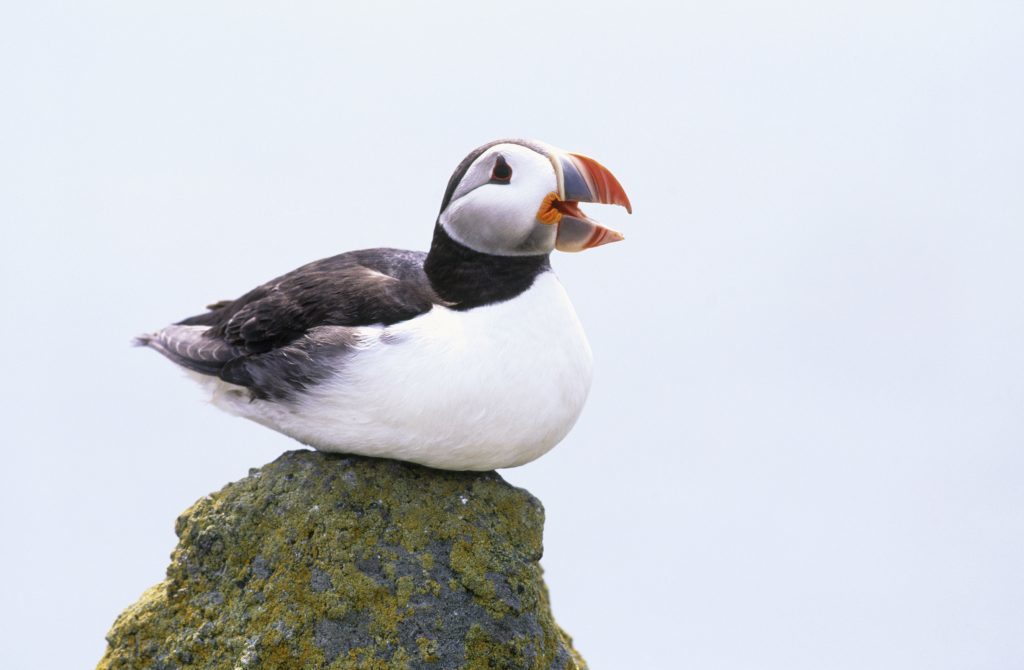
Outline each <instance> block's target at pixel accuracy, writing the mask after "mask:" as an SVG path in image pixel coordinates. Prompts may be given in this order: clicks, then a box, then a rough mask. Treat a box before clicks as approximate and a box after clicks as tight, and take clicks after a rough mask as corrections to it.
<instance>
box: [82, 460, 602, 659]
mask: <svg viewBox="0 0 1024 670" xmlns="http://www.w3.org/2000/svg"><path fill="white" fill-rule="evenodd" d="M543 524H544V510H543V508H542V507H541V505H540V502H538V501H537V499H536V498H534V497H533V496H531V495H530V494H529V493H527V492H526V491H524V490H522V489H517V488H515V487H513V486H510V485H509V484H507V483H506V482H505V481H504V480H503V479H502V478H501V477H499V476H498V475H497V474H495V473H493V472H489V473H461V472H445V471H441V470H431V469H428V468H423V467H419V466H415V465H409V464H405V463H398V462H395V461H388V460H376V459H368V458H360V457H344V456H334V455H328V454H322V453H319V452H313V451H293V452H288V453H286V454H284V455H283V456H281V457H280V458H278V459H277V460H276V461H274V462H273V463H270V464H269V465H266V466H264V467H263V468H261V469H258V470H252V471H250V473H249V476H248V477H246V478H245V479H243V480H241V481H239V482H235V483H233V484H229V485H228V486H226V487H225V488H224V489H223V490H221V491H220V492H218V493H215V494H213V495H211V496H207V497H206V498H203V499H202V500H200V501H199V502H197V503H196V504H195V505H193V506H192V508H191V509H189V510H188V511H186V512H185V513H184V514H183V515H182V516H181V517H180V518H179V519H178V522H177V526H176V529H175V530H176V532H177V534H178V537H179V538H180V542H179V543H178V547H177V548H176V549H175V550H174V553H173V555H172V561H171V565H170V567H169V568H168V569H167V579H166V580H165V581H164V582H162V583H161V584H158V585H157V586H154V587H153V588H151V589H149V590H148V591H147V592H146V593H144V594H143V595H142V598H141V599H140V600H139V601H138V602H137V603H135V604H134V605H132V606H131V607H129V608H128V609H127V610H125V611H124V612H123V613H122V614H121V615H120V616H119V617H118V618H117V621H116V622H115V623H114V627H113V628H112V629H111V631H110V633H109V635H108V636H107V641H108V643H109V646H108V648H107V652H106V654H105V655H104V657H103V659H102V660H101V661H100V663H99V666H98V667H99V668H100V669H102V670H114V669H118V670H120V669H125V670H127V669H129V668H130V669H132V670H142V669H152V670H185V669H186V668H211V669H212V668H225V669H231V670H235V669H241V668H261V669H266V670H274V669H285V668H287V669H288V670H306V669H309V668H332V669H341V668H368V669H370V668H372V669H378V668H379V669H384V668H388V669H391V668H395V669H397V668H408V669H409V670H417V669H421V668H422V669H424V670H450V669H454V668H469V669H476V668H515V669H520V668H543V669H544V670H547V669H549V668H558V669H562V668H585V667H586V666H585V664H584V663H583V660H582V659H581V658H580V657H579V656H578V655H577V654H576V652H575V651H574V650H573V648H572V642H571V640H570V639H569V637H568V636H567V635H566V634H565V633H564V632H563V631H562V630H561V629H560V628H559V627H558V625H557V624H556V623H555V621H554V619H553V618H552V616H551V610H550V607H549V605H548V596H547V591H546V589H545V587H544V582H543V580H542V578H541V568H540V565H539V563H538V561H539V560H540V557H541V552H542V546H541V534H542V530H543Z"/></svg>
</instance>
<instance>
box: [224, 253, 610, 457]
mask: <svg viewBox="0 0 1024 670" xmlns="http://www.w3.org/2000/svg"><path fill="white" fill-rule="evenodd" d="M360 335H361V336H362V337H361V338H360V341H361V344H360V345H359V346H358V347H357V349H356V351H355V352H349V353H347V354H345V356H344V357H343V358H342V359H340V360H339V361H338V370H337V372H336V373H335V374H333V375H332V376H331V377H330V378H329V379H328V380H327V381H325V382H324V383H322V384H321V385H319V386H317V387H315V388H312V389H310V390H309V391H308V392H307V393H304V394H303V395H302V396H301V397H300V398H299V399H297V400H295V401H294V402H285V403H282V402H274V401H265V400H250V399H249V395H248V393H247V392H245V391H244V389H241V388H240V387H237V386H234V385H231V384H226V383H224V382H217V383H216V384H215V388H214V389H213V396H214V397H213V401H214V404H216V405H217V406H218V407H221V408H222V409H224V410H226V411H229V412H231V413H233V414H238V415H240V416H243V417H246V418H248V419H252V420H254V421H257V422H259V423H261V424H264V425H266V426H268V427H270V428H273V429H275V430H278V431H280V432H282V433H284V434H286V435H290V436H292V437H294V438H296V439H298V440H300V441H301V442H304V443H305V444H308V445H310V446H312V447H315V448H317V449H320V450H323V451H333V452H344V453H352V454H362V455H365V456H380V457H388V458H396V459H401V460H406V461H413V462H416V463H421V464H423V465H428V466H432V467H437V468H445V469H449V470H490V469H493V468H507V467H513V466H517V465H522V464H523V463H527V462H529V461H532V460H534V459H536V458H538V457H539V456H541V455H542V454H544V453H546V452H547V451H548V450H550V449H551V448H552V447H553V446H555V445H556V444H557V443H558V442H559V441H561V440H562V438H563V437H565V435H566V434H567V433H568V432H569V429H571V428H572V426H573V424H574V423H575V422H576V419H577V418H578V417H579V414H580V412H581V411H582V409H583V404H584V401H585V400H586V397H587V393H588V391H589V389H590V381H591V375H592V357H591V352H590V346H589V345H588V343H587V339H586V336H585V335H584V333H583V328H582V327H581V325H580V323H579V320H578V318H577V317H576V312H575V310H574V309H573V307H572V304H571V303H570V302H569V298H568V296H567V295H566V293H565V290H564V289H563V288H562V285H561V284H560V283H559V282H558V279H557V278H556V277H555V275H554V274H553V273H551V272H546V273H544V274H542V275H540V276H539V277H537V279H536V281H535V282H534V284H533V286H532V287H531V288H530V289H529V290H527V291H526V292H524V293H522V294H520V295H519V296H517V297H515V298H513V299H511V300H507V301H505V302H501V303H496V304H492V305H487V306H484V307H478V308H476V309H472V310H468V311H464V312H460V311H453V310H450V309H447V308H445V307H440V306H435V307H434V308H433V309H432V310H431V311H430V312H428V313H426V314H424V315H422V316H419V317H417V318H415V319H411V320H409V321H406V322H402V323H399V324H396V325H393V326H390V327H384V326H370V327H366V328H362V329H360ZM205 379H207V380H211V379H213V378H210V377H206V378H205Z"/></svg>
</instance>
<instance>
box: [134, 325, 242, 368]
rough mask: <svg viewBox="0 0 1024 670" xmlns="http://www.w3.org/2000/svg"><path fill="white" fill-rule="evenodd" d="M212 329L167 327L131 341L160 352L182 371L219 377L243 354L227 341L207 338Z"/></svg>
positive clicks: (181, 326) (137, 345)
mask: <svg viewBox="0 0 1024 670" xmlns="http://www.w3.org/2000/svg"><path fill="white" fill-rule="evenodd" d="M208 330H209V326H183V325H173V326H167V327H166V328H164V329H163V330H160V331H157V332H155V333H148V334H143V335H139V336H138V337H136V338H135V339H134V340H132V345H133V346H136V347H149V348H150V349H153V350H154V351H158V352H160V353H161V354H163V355H164V356H166V357H167V358H168V359H170V360H171V361H173V362H175V363H177V364H178V365H180V366H182V367H183V368H187V369H189V370H192V371H194V372H199V373H202V374H206V375H217V374H219V373H220V371H221V370H222V369H223V368H224V365H225V364H227V363H228V362H229V361H231V360H233V359H235V358H237V357H238V356H240V355H242V354H243V353H244V352H242V351H240V350H239V349H238V348H237V347H234V346H231V345H230V344H228V343H227V342H224V340H221V339H219V338H214V337H207V336H206V332H207V331H208Z"/></svg>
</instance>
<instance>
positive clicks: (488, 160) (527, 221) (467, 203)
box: [440, 144, 558, 256]
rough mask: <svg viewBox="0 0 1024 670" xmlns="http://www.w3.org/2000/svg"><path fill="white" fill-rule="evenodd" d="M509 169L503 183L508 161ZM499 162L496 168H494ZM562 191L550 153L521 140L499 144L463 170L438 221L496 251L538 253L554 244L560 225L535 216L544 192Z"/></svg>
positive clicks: (469, 242) (468, 242) (457, 236)
mask: <svg viewBox="0 0 1024 670" xmlns="http://www.w3.org/2000/svg"><path fill="white" fill-rule="evenodd" d="M502 163H504V165H507V168H508V169H510V170H511V176H510V177H509V178H508V180H507V183H502V181H503V180H502V179H500V178H497V179H496V178H495V177H503V176H504V175H505V174H506V172H505V167H503V166H502ZM496 167H497V168H498V170H497V171H496ZM557 191H558V176H557V174H556V172H555V167H554V165H552V163H551V159H550V158H548V156H546V155H544V154H542V153H539V152H538V151H535V150H534V149H530V148H528V147H525V146H522V145H519V144H498V145H495V146H493V147H491V148H489V149H488V150H487V151H485V152H484V153H483V154H481V155H480V156H479V157H478V158H477V159H476V160H475V161H474V162H473V164H472V165H471V166H470V168H469V169H468V170H467V171H466V174H465V175H463V177H462V180H461V181H460V182H459V185H458V186H457V187H456V189H455V192H454V193H453V194H452V198H451V201H450V202H449V203H448V207H447V208H445V211H444V212H442V214H441V217H440V223H441V225H442V226H443V227H444V229H445V231H446V232H447V233H448V234H449V235H451V237H452V238H453V239H454V240H455V241H457V242H459V243H461V244H464V245H465V246H467V247H469V248H470V249H473V250H475V251H479V252H481V253H485V254H493V255H497V256H535V255H539V254H547V253H549V252H551V251H552V250H553V249H554V246H555V236H556V234H557V229H556V226H552V225H548V224H545V223H542V222H540V221H538V220H537V211H538V210H539V208H540V206H541V203H542V201H543V200H544V197H545V196H546V195H547V194H549V193H552V192H557Z"/></svg>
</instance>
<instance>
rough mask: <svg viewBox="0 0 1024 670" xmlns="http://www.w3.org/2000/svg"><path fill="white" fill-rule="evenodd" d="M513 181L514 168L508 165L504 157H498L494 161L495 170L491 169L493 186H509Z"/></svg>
mask: <svg viewBox="0 0 1024 670" xmlns="http://www.w3.org/2000/svg"><path fill="white" fill-rule="evenodd" d="M510 181H512V166H510V165H509V164H508V161H506V160H505V157H504V156H498V159H497V160H496V161H494V168H493V169H491V183H492V184H507V183H509V182H510Z"/></svg>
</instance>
